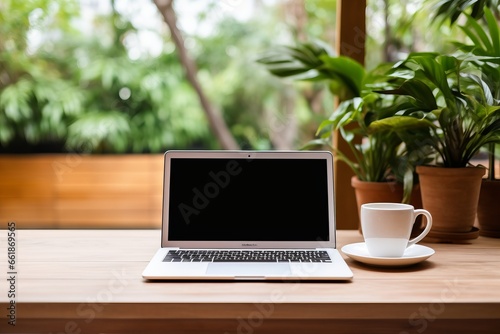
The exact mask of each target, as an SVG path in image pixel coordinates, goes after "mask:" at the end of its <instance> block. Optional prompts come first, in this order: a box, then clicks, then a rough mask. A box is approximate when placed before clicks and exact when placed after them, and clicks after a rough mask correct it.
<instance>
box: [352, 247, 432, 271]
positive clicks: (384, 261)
mask: <svg viewBox="0 0 500 334" xmlns="http://www.w3.org/2000/svg"><path fill="white" fill-rule="evenodd" d="M342 252H343V253H344V254H345V255H347V256H349V257H350V258H352V259H353V260H356V261H359V262H363V263H366V264H371V265H375V266H384V267H401V266H409V265H412V264H415V263H419V262H422V261H424V260H426V259H428V258H429V257H430V256H432V255H433V254H434V250H433V249H432V248H429V247H426V246H422V245H413V246H410V247H408V248H407V249H406V251H405V253H404V254H403V256H402V257H377V256H370V254H369V253H368V249H367V248H366V244H365V243H364V242H358V243H355V244H349V245H345V246H344V247H342Z"/></svg>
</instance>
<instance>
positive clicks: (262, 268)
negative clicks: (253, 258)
mask: <svg viewBox="0 0 500 334" xmlns="http://www.w3.org/2000/svg"><path fill="white" fill-rule="evenodd" d="M207 274H209V275H215V276H249V277H253V276H262V277H265V276H288V275H290V265H289V264H288V263H262V262H259V263H253V262H252V263H244V262H212V263H210V264H209V265H208V269H207Z"/></svg>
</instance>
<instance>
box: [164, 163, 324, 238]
mask: <svg viewBox="0 0 500 334" xmlns="http://www.w3.org/2000/svg"><path fill="white" fill-rule="evenodd" d="M166 163H168V165H167V164H166V166H165V168H166V170H167V169H169V170H168V171H167V173H166V175H167V174H168V175H169V177H168V180H165V191H167V192H168V196H167V197H166V201H168V202H166V203H164V205H166V206H167V208H168V210H167V212H166V213H167V215H168V216H166V217H164V218H168V239H169V240H170V241H244V240H248V241H319V240H321V241H328V240H329V238H330V226H329V223H330V221H331V219H330V216H331V215H333V213H332V212H329V210H330V211H331V209H330V208H331V207H330V206H329V201H330V200H331V201H333V198H332V199H329V193H328V187H329V185H328V182H329V181H328V174H327V173H328V172H327V171H328V165H327V160H326V159H320V158H310V159H309V158H307V159H303V158H301V159H298V158H273V157H266V158H221V157H217V158H210V157H204V158H192V157H172V158H170V159H167V160H166ZM330 187H331V185H330Z"/></svg>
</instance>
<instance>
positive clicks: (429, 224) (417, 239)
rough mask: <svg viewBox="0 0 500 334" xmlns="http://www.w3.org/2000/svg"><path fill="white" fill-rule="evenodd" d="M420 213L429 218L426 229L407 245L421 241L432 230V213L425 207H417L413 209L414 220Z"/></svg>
mask: <svg viewBox="0 0 500 334" xmlns="http://www.w3.org/2000/svg"><path fill="white" fill-rule="evenodd" d="M419 215H424V216H425V218H427V222H426V224H425V229H424V230H423V231H422V233H420V234H419V235H418V236H416V237H415V238H413V239H411V240H409V241H408V245H407V246H406V247H410V246H411V245H414V244H416V243H417V242H419V241H420V240H422V239H423V238H424V237H425V236H426V235H427V233H429V232H430V230H431V227H432V216H431V213H430V212H429V211H427V210H424V209H416V210H414V211H413V221H415V219H417V216H419Z"/></svg>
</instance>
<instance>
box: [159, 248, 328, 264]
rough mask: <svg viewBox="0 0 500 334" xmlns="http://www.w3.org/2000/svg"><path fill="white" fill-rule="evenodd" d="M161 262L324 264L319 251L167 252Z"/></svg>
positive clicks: (326, 259) (324, 258)
mask: <svg viewBox="0 0 500 334" xmlns="http://www.w3.org/2000/svg"><path fill="white" fill-rule="evenodd" d="M163 262H325V263H331V262H332V260H331V259H330V256H329V255H328V252H326V251H321V250H169V251H168V253H167V256H165V258H164V259H163Z"/></svg>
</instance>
